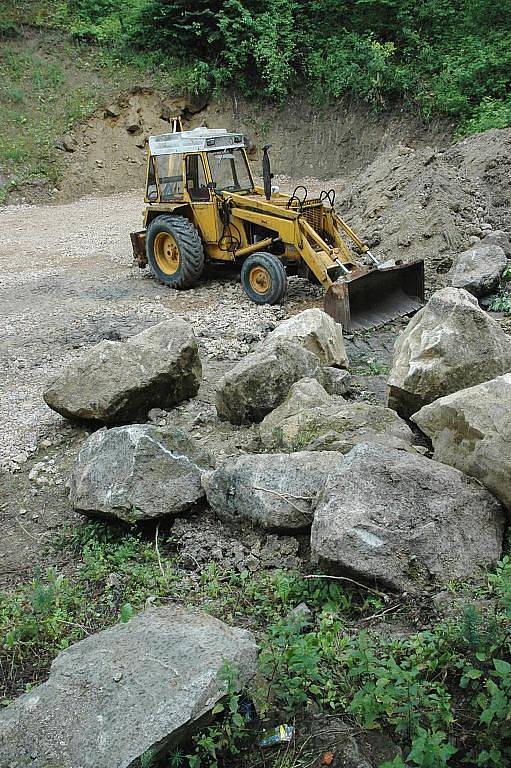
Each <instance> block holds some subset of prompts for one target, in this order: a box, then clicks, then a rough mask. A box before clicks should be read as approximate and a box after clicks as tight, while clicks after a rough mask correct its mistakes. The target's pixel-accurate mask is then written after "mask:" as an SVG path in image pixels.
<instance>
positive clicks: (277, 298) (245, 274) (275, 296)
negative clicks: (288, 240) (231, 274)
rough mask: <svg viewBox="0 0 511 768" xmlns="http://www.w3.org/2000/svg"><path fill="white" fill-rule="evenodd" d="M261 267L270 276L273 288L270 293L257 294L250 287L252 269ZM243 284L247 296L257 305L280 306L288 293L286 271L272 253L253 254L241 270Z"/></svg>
mask: <svg viewBox="0 0 511 768" xmlns="http://www.w3.org/2000/svg"><path fill="white" fill-rule="evenodd" d="M256 265H261V266H262V267H264V268H265V269H266V270H267V271H268V272H269V274H270V276H271V279H272V286H271V290H270V291H269V293H267V294H265V295H264V296H263V295H262V294H257V293H256V292H255V291H253V290H252V288H251V286H250V280H249V273H250V270H251V268H252V267H254V266H256ZM241 284H242V286H243V290H244V291H245V293H246V294H247V296H248V297H249V298H250V299H252V301H254V302H255V303H256V304H279V303H280V302H281V301H282V299H283V298H284V296H285V295H286V292H287V275H286V270H285V267H284V265H283V264H282V262H281V261H280V259H278V258H277V257H276V256H274V255H273V254H272V253H265V252H263V251H261V252H260V253H257V252H256V253H252V254H251V255H250V256H248V257H247V259H246V260H245V261H244V263H243V266H242V268H241Z"/></svg>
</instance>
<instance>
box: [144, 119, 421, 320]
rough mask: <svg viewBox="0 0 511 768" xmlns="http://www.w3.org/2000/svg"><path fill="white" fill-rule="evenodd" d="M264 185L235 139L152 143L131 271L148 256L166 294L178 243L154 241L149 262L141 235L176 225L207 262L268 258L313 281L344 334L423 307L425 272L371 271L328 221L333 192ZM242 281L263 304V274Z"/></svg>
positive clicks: (221, 134) (187, 136) (362, 249)
mask: <svg viewBox="0 0 511 768" xmlns="http://www.w3.org/2000/svg"><path fill="white" fill-rule="evenodd" d="M151 140H152V141H151ZM176 150H178V151H176ZM219 169H221V172H220V171H219ZM233 180H234V183H231V184H225V181H231V182H232V181H233ZM265 182H266V183H265V188H264V189H263V188H261V187H258V186H256V185H255V184H254V180H253V177H252V173H251V170H250V166H249V162H248V158H247V155H246V149H245V146H244V141H243V137H242V136H241V135H239V134H230V133H227V132H226V131H222V130H219V131H215V130H213V129H196V131H184V132H181V133H177V134H167V135H164V136H162V137H151V138H150V141H149V153H148V160H147V179H146V194H145V202H146V203H147V207H146V208H145V211H144V219H143V224H144V229H143V230H142V231H140V232H136V233H132V235H131V239H132V243H133V250H134V255H135V258H136V259H137V261H138V263H139V265H140V266H141V267H143V266H145V265H146V264H147V262H148V259H149V263H150V264H151V255H152V254H155V256H154V258H158V253H160V256H161V258H160V259H159V260H158V262H157V263H158V265H159V267H158V274H157V276H159V277H160V279H161V277H162V276H163V281H164V282H167V281H166V280H165V275H166V274H168V275H169V283H170V284H172V283H171V279H172V275H173V271H172V270H175V268H177V266H176V265H178V264H179V258H180V257H179V253H178V252H179V242H178V241H177V240H176V239H175V237H174V235H172V234H171V233H167V234H166V236H167V238H169V239H167V240H165V237H164V235H165V233H163V234H162V233H160V234H159V235H157V236H156V238H154V239H152V238H151V244H150V249H149V252H148V239H147V232H148V228H150V227H151V224H152V222H154V221H155V220H156V219H157V218H158V217H162V216H163V217H166V219H162V221H164V220H167V221H169V216H170V217H172V220H173V217H175V216H178V217H184V218H185V219H187V220H188V221H189V222H190V223H191V224H192V225H193V227H195V229H196V230H197V232H198V234H199V237H200V241H201V244H202V249H203V252H204V258H205V260H206V261H223V262H236V263H240V264H242V263H243V262H244V261H245V260H246V259H247V257H249V256H250V255H251V254H261V253H263V254H264V253H267V254H269V255H270V257H271V258H275V259H278V260H279V261H280V262H281V263H282V264H283V265H284V266H285V268H286V271H287V272H288V273H293V272H294V273H298V274H302V275H303V276H308V277H312V276H313V278H315V279H316V281H317V282H319V283H320V284H321V285H322V286H323V288H324V289H325V292H326V298H325V310H326V311H327V312H328V314H330V315H332V316H333V317H334V318H335V319H336V320H337V321H338V322H342V324H343V326H344V327H345V328H346V329H347V330H351V329H354V328H359V327H362V328H363V327H371V326H374V325H376V324H379V323H381V322H384V321H386V320H388V319H390V318H391V317H396V316H399V315H404V314H408V313H409V312H412V311H414V310H415V309H417V308H418V307H419V306H420V305H421V301H422V300H423V298H424V267H423V262H422V261H417V262H412V263H409V264H405V265H399V264H394V263H392V264H391V265H390V266H386V265H380V264H378V262H377V261H376V259H375V258H374V257H373V256H372V254H371V253H370V251H369V248H368V247H367V245H365V244H364V242H363V241H362V240H361V238H359V236H358V235H357V234H356V233H355V232H354V231H353V230H352V229H351V228H350V226H349V225H348V224H347V223H346V222H345V221H344V220H343V219H342V218H341V217H340V216H339V215H338V214H337V213H336V211H335V208H334V193H333V191H332V190H329V191H326V192H323V193H321V195H320V197H317V198H313V199H309V198H308V197H307V191H306V189H305V187H300V188H298V187H297V188H296V189H295V191H294V193H293V195H292V196H291V197H290V196H289V195H285V194H282V193H280V192H279V191H277V190H276V189H275V188H271V189H270V185H269V183H268V182H269V179H268V175H267V178H266V180H265ZM300 190H303V192H302V191H300ZM158 237H160V240H158ZM346 241H349V242H350V243H351V245H352V247H354V250H355V251H356V253H354V252H353V250H352V249H350V247H349V246H348V244H347V242H346ZM162 249H163V250H162ZM165 253H166V254H167V255H166V256H165ZM173 259H174V261H173ZM176 259H177V261H176ZM252 261H254V260H252ZM261 270H262V271H261ZM270 277H271V275H270ZM247 281H248V282H249V283H250V284H251V286H252V288H253V289H255V290H256V291H257V285H258V284H259V285H260V286H262V287H261V296H262V295H263V293H264V291H263V289H264V286H265V276H264V264H263V265H262V267H260V268H259V269H256V266H254V269H253V272H252V273H250V274H249V275H248V276H247ZM176 287H180V286H176ZM244 287H245V286H244ZM249 295H250V294H249ZM256 300H258V299H257V296H256ZM259 303H264V301H260V302H259Z"/></svg>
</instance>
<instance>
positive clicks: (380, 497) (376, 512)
mask: <svg viewBox="0 0 511 768" xmlns="http://www.w3.org/2000/svg"><path fill="white" fill-rule="evenodd" d="M503 532H504V515H503V512H502V507H501V505H500V503H499V502H498V501H497V500H496V499H495V498H494V497H493V496H492V495H491V494H490V493H489V492H488V491H487V490H486V489H485V488H483V487H482V485H480V483H478V482H477V481H476V480H474V479H473V478H470V477H467V476H466V475H465V474H463V473H462V472H460V471H459V470H457V469H453V468H452V467H448V466H446V465H445V464H439V463H438V462H436V461H433V460H431V459H427V458H425V457H424V456H420V455H417V454H415V455H414V454H410V453H407V452H405V451H396V450H394V449H392V448H387V447H384V446H380V445H363V444H362V445H358V446H356V447H355V448H354V449H353V450H352V451H351V452H350V453H349V454H348V455H347V456H345V458H344V461H343V462H342V464H341V465H340V467H339V469H338V471H337V473H336V474H335V476H332V477H331V478H330V480H329V481H328V482H327V484H326V487H325V489H324V491H323V492H322V493H321V494H320V496H319V498H318V502H317V504H316V508H315V510H314V522H313V525H312V532H311V547H312V555H313V558H314V559H315V560H317V561H319V563H320V564H321V566H322V567H323V568H326V569H327V570H329V571H330V572H331V573H338V574H345V575H348V576H351V577H353V578H355V579H359V580H362V581H365V582H367V583H375V582H376V583H378V584H381V585H382V586H384V587H388V588H390V589H393V590H397V591H404V590H406V591H415V590H422V589H424V588H425V587H428V586H429V585H431V584H444V583H446V582H448V581H451V580H453V579H464V578H468V577H471V576H474V575H476V574H477V573H478V572H479V571H480V570H481V569H486V568H488V567H491V566H492V565H494V564H495V563H496V561H497V560H498V559H499V557H500V555H501V552H502V538H503Z"/></svg>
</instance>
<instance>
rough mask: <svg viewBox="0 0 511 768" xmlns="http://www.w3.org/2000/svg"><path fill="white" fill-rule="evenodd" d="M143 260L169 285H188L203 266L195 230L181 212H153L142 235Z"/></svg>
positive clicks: (197, 276) (199, 242) (202, 252)
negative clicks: (153, 215)
mask: <svg viewBox="0 0 511 768" xmlns="http://www.w3.org/2000/svg"><path fill="white" fill-rule="evenodd" d="M146 254H147V261H148V262H149V266H150V267H151V271H152V272H153V274H154V276H155V277H157V278H158V280H161V282H162V283H165V285H169V286H170V287H171V288H191V287H192V286H193V285H195V284H196V283H197V282H198V280H199V278H200V276H201V274H202V270H203V269H204V250H203V248H202V243H201V239H200V237H199V233H198V232H197V230H196V229H195V227H194V226H193V224H192V223H191V222H190V221H188V219H185V218H184V216H168V215H162V216H157V217H156V218H155V219H153V220H152V222H151V223H150V224H149V227H148V229H147V236H146Z"/></svg>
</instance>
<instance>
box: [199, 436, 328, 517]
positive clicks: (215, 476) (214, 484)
mask: <svg viewBox="0 0 511 768" xmlns="http://www.w3.org/2000/svg"><path fill="white" fill-rule="evenodd" d="M342 458H343V457H342V456H341V455H340V454H339V453H336V452H329V451H317V452H307V451H303V452H299V453H291V454H287V453H285V454H281V453H280V454H279V453H271V454H268V453H265V454H245V455H242V456H237V457H235V458H230V459H227V461H225V462H224V463H223V464H222V465H221V466H220V467H219V468H218V469H216V470H215V471H214V472H212V473H211V474H209V475H205V476H204V480H203V483H204V486H205V488H206V496H207V499H208V502H209V505H210V507H211V508H212V509H213V511H214V512H215V513H216V514H217V515H218V517H219V518H220V519H221V520H225V521H227V522H234V523H236V522H240V521H241V522H246V521H249V522H252V523H255V524H257V525H260V526H261V527H262V528H266V529H268V530H279V529H284V530H285V529H292V528H304V527H306V526H309V525H310V524H311V522H312V506H313V503H314V500H315V498H316V496H317V494H318V493H319V492H320V491H321V489H322V488H323V486H324V485H325V482H326V480H327V479H328V477H329V476H330V475H331V474H335V472H336V471H337V468H338V467H339V465H340V463H341V461H342Z"/></svg>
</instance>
